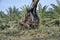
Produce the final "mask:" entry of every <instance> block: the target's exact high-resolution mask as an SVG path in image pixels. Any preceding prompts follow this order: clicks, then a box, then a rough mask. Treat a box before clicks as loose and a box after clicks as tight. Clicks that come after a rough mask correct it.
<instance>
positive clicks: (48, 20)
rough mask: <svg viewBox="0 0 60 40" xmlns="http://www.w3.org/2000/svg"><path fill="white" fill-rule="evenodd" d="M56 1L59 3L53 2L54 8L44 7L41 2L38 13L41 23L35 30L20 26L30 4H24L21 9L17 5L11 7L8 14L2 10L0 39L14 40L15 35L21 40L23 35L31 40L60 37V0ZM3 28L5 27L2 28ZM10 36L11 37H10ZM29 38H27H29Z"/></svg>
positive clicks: (48, 39)
mask: <svg viewBox="0 0 60 40" xmlns="http://www.w3.org/2000/svg"><path fill="white" fill-rule="evenodd" d="M56 1H57V4H58V5H55V4H51V6H52V8H48V6H46V5H45V6H43V7H42V5H41V4H39V5H38V9H37V14H38V16H39V18H40V25H39V29H35V30H21V29H20V26H19V21H20V19H21V18H24V17H25V14H26V13H27V10H28V8H27V7H28V6H26V5H25V6H23V7H22V8H21V10H19V8H16V7H15V6H14V7H10V8H8V9H7V10H6V12H7V14H5V13H4V12H3V11H0V39H1V40H2V39H3V38H4V39H6V40H13V39H12V37H15V38H16V40H20V37H21V35H22V37H24V38H27V37H28V38H30V39H31V40H57V39H59V37H60V1H59V0H56ZM47 8H48V9H47ZM2 25H3V27H2ZM6 25H8V26H9V27H8V28H7V26H6ZM2 28H5V29H3V30H1V29H2ZM14 35H15V36H14ZM18 35H19V36H18ZM4 36H5V37H4ZM6 36H7V37H6ZM9 36H10V38H11V39H9ZM17 36H18V37H17ZM31 36H32V38H31ZM7 38H8V39H7ZM17 38H18V39H17ZM28 38H27V39H26V40H28ZM4 39H3V40H4ZM22 39H23V38H22Z"/></svg>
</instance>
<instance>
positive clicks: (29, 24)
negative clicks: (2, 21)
mask: <svg viewBox="0 0 60 40" xmlns="http://www.w3.org/2000/svg"><path fill="white" fill-rule="evenodd" d="M38 2H39V0H32V4H31V6H30V8H28V10H27V14H25V19H24V20H21V21H20V23H19V24H20V26H21V28H28V29H31V28H33V29H35V28H38V26H39V17H38V15H37V13H36V8H37V4H38Z"/></svg>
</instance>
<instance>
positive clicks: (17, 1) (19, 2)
mask: <svg viewBox="0 0 60 40" xmlns="http://www.w3.org/2000/svg"><path fill="white" fill-rule="evenodd" d="M31 2H32V0H0V10H2V11H5V10H6V9H8V8H9V7H13V6H16V7H17V8H20V7H22V6H24V5H25V4H26V5H30V4H31ZM39 3H41V4H42V6H44V5H49V7H51V6H50V4H51V3H53V4H57V3H56V0H40V2H39Z"/></svg>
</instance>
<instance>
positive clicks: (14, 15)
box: [7, 6, 20, 21]
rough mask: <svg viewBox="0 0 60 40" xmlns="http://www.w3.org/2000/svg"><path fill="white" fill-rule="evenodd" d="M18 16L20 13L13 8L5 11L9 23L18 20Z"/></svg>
mask: <svg viewBox="0 0 60 40" xmlns="http://www.w3.org/2000/svg"><path fill="white" fill-rule="evenodd" d="M19 14H20V11H19V10H18V8H16V7H15V6H14V7H13V8H11V7H10V8H9V9H8V10H7V15H8V17H9V20H10V21H13V20H17V19H18V18H20V15H19Z"/></svg>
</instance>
